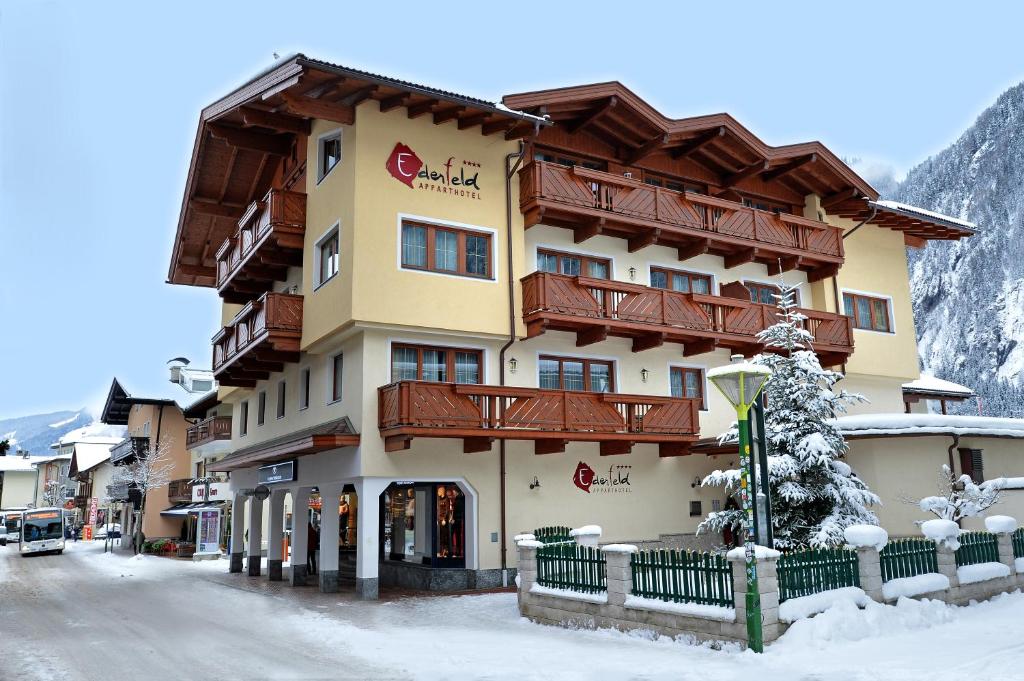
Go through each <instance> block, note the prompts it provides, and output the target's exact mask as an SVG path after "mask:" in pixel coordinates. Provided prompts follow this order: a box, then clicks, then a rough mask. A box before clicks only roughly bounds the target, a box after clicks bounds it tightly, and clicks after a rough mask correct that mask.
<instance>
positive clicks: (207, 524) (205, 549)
mask: <svg viewBox="0 0 1024 681" xmlns="http://www.w3.org/2000/svg"><path fill="white" fill-rule="evenodd" d="M219 553H220V511H219V510H210V511H199V513H198V518H196V554H197V555H199V554H219Z"/></svg>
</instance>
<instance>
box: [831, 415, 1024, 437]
mask: <svg viewBox="0 0 1024 681" xmlns="http://www.w3.org/2000/svg"><path fill="white" fill-rule="evenodd" d="M835 424H836V425H837V426H838V427H839V430H841V431H842V433H843V435H846V436H854V437H858V436H859V437H870V436H876V435H988V436H991V437H1013V438H1024V419H1004V418H996V417H993V416H958V415H953V414H950V415H945V414H864V415H858V416H840V417H839V418H837V419H835Z"/></svg>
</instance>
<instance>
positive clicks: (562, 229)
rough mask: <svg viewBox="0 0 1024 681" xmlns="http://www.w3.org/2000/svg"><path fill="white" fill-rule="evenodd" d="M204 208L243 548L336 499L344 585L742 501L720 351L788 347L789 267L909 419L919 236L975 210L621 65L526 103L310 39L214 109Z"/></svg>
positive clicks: (190, 198)
mask: <svg viewBox="0 0 1024 681" xmlns="http://www.w3.org/2000/svg"><path fill="white" fill-rule="evenodd" d="M182 205H183V209H182V212H181V215H180V218H179V224H178V231H177V235H176V237H175V242H174V247H173V251H172V258H171V263H170V271H169V276H168V279H169V281H170V282H171V283H174V284H183V285H191V286H204V287H210V288H215V289H216V290H217V292H218V294H219V295H220V296H221V298H222V300H223V314H222V319H223V324H224V326H223V328H222V329H221V330H220V331H219V332H217V333H216V335H215V336H214V337H213V371H214V375H215V377H216V379H217V380H218V381H219V382H220V384H221V386H222V387H221V390H220V392H219V395H218V397H219V400H220V405H218V406H217V407H216V411H210V412H208V414H207V415H208V416H209V415H212V414H216V415H217V417H218V418H222V419H224V420H223V421H221V423H222V424H223V425H221V426H220V427H221V428H222V430H221V431H219V437H222V438H225V441H226V438H227V432H226V429H227V427H228V425H227V424H228V423H229V422H228V421H227V417H228V416H229V414H230V419H231V420H230V438H231V439H230V441H228V448H229V451H230V454H228V455H227V456H223V458H220V459H219V460H218V461H216V462H215V463H213V464H212V465H210V466H209V468H210V469H212V470H219V471H230V473H231V479H230V482H231V490H232V491H233V493H234V494H235V499H234V513H235V517H236V518H240V515H241V514H242V513H246V518H245V521H246V522H245V523H244V524H243V523H242V522H236V523H235V524H234V525H233V535H232V566H231V568H232V570H235V571H238V570H241V568H242V565H241V564H242V556H243V547H242V543H243V541H245V542H248V544H247V552H248V553H249V554H250V556H251V557H250V566H249V569H250V573H251V574H258V571H259V563H258V562H257V560H256V557H257V556H258V555H259V553H261V550H260V549H261V547H262V546H263V533H262V532H261V531H259V529H258V528H261V527H262V526H263V525H264V521H263V520H261V518H263V516H264V515H267V516H269V520H268V521H266V523H267V527H268V528H269V530H268V531H269V533H270V536H269V539H268V541H267V542H266V546H267V547H268V549H267V550H268V555H269V556H270V561H269V573H270V576H271V578H272V579H280V578H282V577H283V576H284V573H283V572H282V565H281V560H280V559H279V557H281V556H284V555H285V552H284V551H283V549H282V547H281V542H282V527H287V526H288V525H289V522H291V523H293V524H294V525H295V527H296V529H297V530H298V529H301V528H302V527H303V526H304V525H305V524H306V523H307V519H310V518H312V519H313V520H314V521H317V520H319V523H320V546H319V548H320V576H319V582H320V587H321V588H322V589H323V590H325V591H331V590H334V589H336V588H337V583H338V580H339V578H341V579H343V578H344V577H345V576H346V574H345V571H346V569H348V568H350V567H351V566H353V565H354V577H355V584H356V588H357V590H358V592H359V593H360V594H362V595H363V596H366V597H375V596H376V594H377V587H378V582H382V583H385V584H402V585H408V586H416V587H421V588H467V587H469V588H471V587H484V586H494V585H499V584H503V583H508V580H509V579H510V574H509V571H508V569H507V568H508V567H509V566H511V565H514V561H515V556H514V547H513V545H512V541H511V540H512V537H513V535H515V534H516V533H518V532H521V531H529V530H532V529H533V528H535V527H538V526H541V525H550V524H572V525H575V524H583V523H596V524H599V525H601V526H603V528H604V531H605V534H604V537H605V538H606V539H610V540H627V539H647V538H657V537H658V536H659V535H660V534H676V535H678V534H692V533H693V532H694V531H695V529H696V527H697V525H698V523H699V522H700V520H701V519H702V518H704V517H705V516H706V514H707V513H708V512H709V511H712V510H715V509H717V508H721V507H722V506H723V505H724V504H725V502H726V501H727V499H726V497H725V496H724V493H723V492H722V490H720V489H708V488H701V487H700V486H699V484H697V483H699V481H700V479H701V478H702V477H703V476H705V475H706V474H708V473H709V472H711V471H712V470H714V469H716V468H724V467H726V466H729V465H730V464H733V465H734V464H735V453H729V452H728V451H726V450H724V449H722V448H720V447H717V446H716V443H715V441H714V437H715V436H717V435H718V434H719V433H721V432H723V431H724V430H726V429H727V428H728V426H729V424H730V423H731V421H732V420H733V418H734V412H733V411H732V410H731V409H730V408H729V407H728V405H727V404H726V403H725V401H724V399H723V398H722V397H721V396H719V395H718V394H716V393H715V392H714V391H713V390H710V389H709V387H708V383H707V380H706V371H707V369H709V368H711V367H714V366H718V365H722V364H725V363H726V362H728V360H729V355H730V354H732V353H734V352H740V353H743V354H745V355H748V356H749V355H751V354H754V353H757V352H759V351H760V350H761V349H762V348H761V347H760V346H759V345H758V343H757V341H756V334H757V333H758V332H759V331H760V330H762V329H764V328H766V327H767V326H768V325H770V324H772V323H773V322H774V320H775V310H774V306H773V305H772V304H771V303H772V294H773V293H774V292H775V291H776V290H777V288H776V283H777V282H778V280H779V277H780V276H782V277H784V278H785V280H786V281H787V282H790V283H792V284H796V285H798V287H799V297H800V300H799V303H800V305H801V306H802V307H803V308H804V309H803V313H804V314H805V315H806V316H807V317H808V322H807V327H808V330H809V331H811V333H812V334H813V335H814V338H815V347H816V350H817V351H818V353H819V355H820V357H821V358H822V362H823V364H827V365H832V366H835V367H837V368H840V369H841V370H843V371H844V372H845V374H846V378H845V380H844V381H843V382H842V387H844V388H846V389H847V390H850V391H854V392H860V393H863V394H865V395H866V396H868V397H869V398H870V400H871V403H870V404H869V405H864V406H863V407H858V409H857V410H856V412H855V413H872V412H894V413H902V412H904V409H905V407H904V399H905V397H904V390H903V386H904V384H905V383H912V382H913V381H916V380H917V379H918V378H919V371H918V363H917V348H916V343H915V337H914V326H913V318H912V311H911V304H910V292H909V284H908V277H907V264H906V258H905V248H906V247H907V246H908V245H909V246H920V245H922V244H923V243H924V242H925V241H926V240H929V239H958V238H961V237H964V236H969V235H970V234H971V233H972V232H973V226H972V225H969V224H966V223H962V222H959V221H956V220H952V219H950V218H946V217H944V216H938V215H934V214H929V213H924V212H921V211H917V210H916V209H912V208H910V207H905V206H900V205H898V204H890V203H886V202H882V201H879V200H878V195H877V192H875V190H874V189H872V188H871V186H870V185H868V183H867V182H865V181H864V180H863V179H862V178H860V177H859V176H858V175H857V174H856V173H855V172H854V171H853V170H852V169H850V168H849V167H848V166H847V165H846V164H844V163H843V162H842V161H841V160H840V159H839V158H838V157H837V156H836V155H835V154H833V153H832V152H831V151H829V150H828V149H827V148H826V147H824V146H823V145H821V144H820V143H817V142H808V143H801V144H793V145H787V146H782V147H772V146H769V145H768V144H766V143H765V142H763V141H761V140H760V139H758V138H757V137H756V136H755V135H754V134H753V133H752V132H750V131H749V130H748V129H746V128H745V127H743V125H741V124H740V123H739V122H737V121H736V120H735V119H733V118H732V117H731V116H729V115H727V114H716V115H711V116H700V117H695V118H689V119H669V118H667V117H665V116H664V115H663V114H661V113H659V112H658V111H656V110H655V109H654V108H653V107H651V106H650V105H649V104H648V103H646V102H644V101H643V100H642V99H640V98H639V97H638V96H637V95H636V94H634V93H633V92H631V91H630V90H628V89H627V88H626V87H624V86H623V85H621V84H619V83H615V82H612V83H601V84H594V85H586V86H579V87H569V88H562V89H556V90H547V91H540V92H530V93H523V94H518V95H511V96H507V97H505V98H504V100H503V102H502V104H501V105H498V104H494V103H490V102H485V101H482V100H479V99H474V98H471V97H467V96H463V95H458V94H453V93H450V92H445V91H441V90H438V89H435V88H431V87H426V86H422V85H415V84H411V83H408V82H405V81H401V80H395V79H391V78H387V77H383V76H378V75H374V74H370V73H366V72H362V71H357V70H354V69H348V68H345V67H341V66H336V65H333V64H328V63H325V62H321V61H317V60H313V59H309V58H306V57H304V56H301V55H299V56H295V57H290V58H286V59H282V60H280V61H278V62H276V63H275V65H274V67H273V68H272V69H269V70H267V71H265V72H264V73H262V74H260V75H259V76H258V77H256V78H255V79H253V80H252V81H250V82H248V83H246V84H245V85H243V86H242V87H241V88H239V89H237V90H235V91H233V92H231V93H229V94H228V95H226V96H225V97H224V98H222V99H220V100H218V101H217V102H215V103H214V104H212V105H210V106H209V107H207V108H206V109H204V111H203V112H202V115H201V118H200V124H199V129H198V133H197V137H196V142H195V147H194V150H193V154H192V160H191V165H190V168H189V171H188V178H187V182H186V188H185V196H184V201H183V204H182ZM217 446H218V452H219V454H218V455H219V456H220V455H222V453H223V451H224V449H223V448H224V444H223V442H221V443H219V444H218V445H217ZM858 447H859V445H858ZM861 459H864V457H863V456H861V455H860V454H859V453H858V451H857V448H856V447H855V451H854V452H853V453H852V454H851V462H852V463H853V464H854V467H855V468H857V467H858V466H859V464H858V463H857V462H858V461H859V460H861ZM864 460H866V459H864ZM274 467H276V468H274ZM885 474H886V472H885V471H875V470H871V471H870V472H868V471H865V472H864V477H865V478H866V479H867V481H868V482H869V484H872V485H874V484H875V483H876V481H877V480H876V478H875V477H874V476H876V475H881V476H884V475H885ZM920 477H921V480H922V481H923V480H925V479H926V480H927V482H928V484H927V485H926V486H927V487H928V488H929V489H931V487H932V485H931V481H932V479H933V476H932V471H931V470H930V469H929V470H926V471H922V472H921V473H920ZM260 485H264V486H265V487H266V488H267V490H268V491H269V492H270V497H269V500H268V501H266V502H263V501H261V500H260V498H259V497H258V496H254V494H253V491H254V490H256V489H258V487H259V486H260ZM922 485H923V483H922ZM260 491H261V492H262V490H260ZM887 503H888V501H887ZM288 504H290V505H291V506H292V507H293V508H294V514H292V517H291V518H290V519H289V517H288V514H287V512H286V510H285V509H286V507H287V505H288ZM267 506H269V512H265V507H267ZM335 506H337V507H338V513H337V514H334V513H327V512H322V511H326V509H331V508H333V507H335ZM310 507H312V508H314V509H319V510H320V511H321V513H319V514H318V513H315V512H314V513H310V512H309V511H308V508H310ZM318 516H319V518H318ZM883 517H884V512H883ZM639 533H643V536H638V534H639ZM305 535H306V532H305V531H297V532H295V533H293V534H292V542H293V546H292V552H291V561H292V566H293V567H292V570H291V574H292V579H293V581H294V582H295V583H305V577H306V575H305V567H304V566H305V562H306V560H305V559H306V546H305V543H306V538H305ZM350 561H351V562H350Z"/></svg>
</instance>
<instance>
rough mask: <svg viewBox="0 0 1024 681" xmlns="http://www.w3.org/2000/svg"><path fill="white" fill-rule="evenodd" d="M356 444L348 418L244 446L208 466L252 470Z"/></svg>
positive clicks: (212, 468) (216, 468)
mask: <svg viewBox="0 0 1024 681" xmlns="http://www.w3.org/2000/svg"><path fill="white" fill-rule="evenodd" d="M358 445H359V433H356V432H354V428H353V427H352V422H351V421H349V419H348V417H342V418H340V419H337V420H336V421H330V422H328V423H323V424H321V425H319V426H313V427H312V428H306V429H304V430H299V431H296V432H294V433H289V434H287V435H283V436H281V437H276V438H273V439H271V440H267V441H266V442H261V443H259V444H255V445H251V446H249V447H243V448H242V449H239V450H236V451H235V452H234V453H233V454H230V455H228V456H226V457H224V458H223V459H221V460H220V461H216V462H214V463H211V464H210V465H209V466H208V467H207V468H208V470H210V471H217V472H223V471H234V470H238V469H239V468H254V467H256V466H263V465H266V464H269V463H276V462H278V461H284V460H286V459H294V458H296V457H300V456H308V455H310V454H317V453H319V452H325V451H327V450H329V449H338V448H339V447H355V446H358Z"/></svg>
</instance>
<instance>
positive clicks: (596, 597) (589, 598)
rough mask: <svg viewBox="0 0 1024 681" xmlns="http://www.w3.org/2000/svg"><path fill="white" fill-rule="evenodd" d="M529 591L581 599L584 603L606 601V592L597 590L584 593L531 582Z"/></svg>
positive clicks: (576, 599) (574, 599) (601, 602)
mask: <svg viewBox="0 0 1024 681" xmlns="http://www.w3.org/2000/svg"><path fill="white" fill-rule="evenodd" d="M530 593H532V594H537V595H538V596H555V597H556V598H565V599H567V600H570V601H583V602H584V603H599V604H602V605H604V604H605V603H607V602H608V592H607V591H599V592H598V593H596V594H585V593H583V592H581V591H570V590H569V589H555V588H554V587H550V586H542V585H540V584H537V583H536V582H534V583H533V586H531V587H530Z"/></svg>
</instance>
